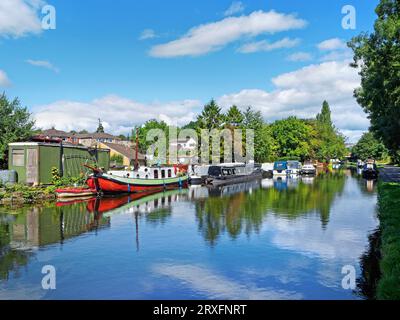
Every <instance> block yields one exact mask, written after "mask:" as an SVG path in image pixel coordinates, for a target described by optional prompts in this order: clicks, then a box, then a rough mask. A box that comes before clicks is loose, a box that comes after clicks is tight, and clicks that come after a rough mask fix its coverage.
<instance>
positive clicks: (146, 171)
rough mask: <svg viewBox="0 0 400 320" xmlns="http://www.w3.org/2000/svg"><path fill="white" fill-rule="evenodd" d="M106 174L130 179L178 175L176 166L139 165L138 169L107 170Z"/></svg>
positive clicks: (174, 176) (166, 177)
mask: <svg viewBox="0 0 400 320" xmlns="http://www.w3.org/2000/svg"><path fill="white" fill-rule="evenodd" d="M107 174H108V175H110V176H117V177H122V178H132V179H155V180H157V179H168V178H176V177H178V168H174V167H140V168H139V169H138V170H135V171H133V170H125V171H108V172H107Z"/></svg>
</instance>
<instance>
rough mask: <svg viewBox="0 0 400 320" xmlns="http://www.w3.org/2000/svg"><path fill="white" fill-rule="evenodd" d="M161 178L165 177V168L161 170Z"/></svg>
mask: <svg viewBox="0 0 400 320" xmlns="http://www.w3.org/2000/svg"><path fill="white" fill-rule="evenodd" d="M161 178H162V179H164V178H165V170H161Z"/></svg>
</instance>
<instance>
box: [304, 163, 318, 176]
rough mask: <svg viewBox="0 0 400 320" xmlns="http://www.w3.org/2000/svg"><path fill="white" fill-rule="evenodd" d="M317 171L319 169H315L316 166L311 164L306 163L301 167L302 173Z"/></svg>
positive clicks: (311, 173) (314, 172) (312, 173)
mask: <svg viewBox="0 0 400 320" xmlns="http://www.w3.org/2000/svg"><path fill="white" fill-rule="evenodd" d="M316 173H317V169H315V167H314V166H313V165H312V164H311V163H308V164H304V165H303V166H302V168H301V174H305V175H314V174H316Z"/></svg>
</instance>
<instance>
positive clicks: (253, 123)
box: [241, 107, 272, 163]
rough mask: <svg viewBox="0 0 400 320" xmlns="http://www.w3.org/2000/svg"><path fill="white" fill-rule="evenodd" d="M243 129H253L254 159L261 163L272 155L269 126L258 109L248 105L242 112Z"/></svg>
mask: <svg viewBox="0 0 400 320" xmlns="http://www.w3.org/2000/svg"><path fill="white" fill-rule="evenodd" d="M241 127H242V128H243V129H250V130H254V160H255V161H256V162H259V163H263V162H266V161H269V160H271V157H272V135H271V128H270V127H269V126H268V125H266V124H265V123H264V119H263V117H262V115H261V112H260V111H255V110H253V109H252V108H251V107H248V108H247V109H246V110H245V112H244V113H243V121H242V126H241Z"/></svg>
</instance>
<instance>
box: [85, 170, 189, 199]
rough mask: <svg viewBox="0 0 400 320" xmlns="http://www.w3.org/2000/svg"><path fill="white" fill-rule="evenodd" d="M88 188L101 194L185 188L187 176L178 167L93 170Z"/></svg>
mask: <svg viewBox="0 0 400 320" xmlns="http://www.w3.org/2000/svg"><path fill="white" fill-rule="evenodd" d="M87 184H88V185H89V187H90V188H95V189H96V190H98V191H101V192H103V193H107V194H109V193H137V192H148V191H163V190H170V189H178V188H185V187H187V184H188V175H187V172H185V171H184V170H183V171H182V170H181V169H180V168H179V167H178V166H165V167H140V168H139V169H137V170H132V171H108V172H107V173H104V172H102V171H100V170H98V169H94V170H93V175H91V176H90V177H89V179H88V181H87Z"/></svg>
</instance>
